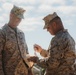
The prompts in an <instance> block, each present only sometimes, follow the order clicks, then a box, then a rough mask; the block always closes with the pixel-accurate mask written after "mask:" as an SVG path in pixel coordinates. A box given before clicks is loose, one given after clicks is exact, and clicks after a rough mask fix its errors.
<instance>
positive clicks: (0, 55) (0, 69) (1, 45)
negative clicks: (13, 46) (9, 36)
mask: <svg viewBox="0 0 76 75" xmlns="http://www.w3.org/2000/svg"><path fill="white" fill-rule="evenodd" d="M3 38H4V37H3V35H2V33H1V30H0V74H1V75H4V72H3V67H2V66H3V64H2V63H3V61H2V50H3V43H4V39H3Z"/></svg>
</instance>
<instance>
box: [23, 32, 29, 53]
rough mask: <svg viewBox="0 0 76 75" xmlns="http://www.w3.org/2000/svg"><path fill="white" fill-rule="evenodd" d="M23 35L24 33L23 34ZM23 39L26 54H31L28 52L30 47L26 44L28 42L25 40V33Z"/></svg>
mask: <svg viewBox="0 0 76 75" xmlns="http://www.w3.org/2000/svg"><path fill="white" fill-rule="evenodd" d="M22 33H23V32H22ZM23 39H24V45H25V50H26V51H25V52H26V54H29V51H28V46H27V43H26V40H25V35H24V33H23Z"/></svg>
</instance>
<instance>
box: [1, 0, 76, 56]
mask: <svg viewBox="0 0 76 75" xmlns="http://www.w3.org/2000/svg"><path fill="white" fill-rule="evenodd" d="M13 5H17V6H20V7H22V8H24V9H25V10H26V12H25V14H24V17H25V19H23V20H22V22H21V23H20V25H19V28H20V29H21V30H22V31H23V32H24V33H25V38H26V42H27V45H28V49H29V53H30V54H31V55H33V54H34V51H33V45H34V44H35V43H37V44H39V45H41V46H42V48H44V49H47V48H48V46H49V43H50V40H51V38H52V37H53V36H51V35H50V34H49V33H48V32H47V31H46V30H43V26H44V21H43V20H42V19H43V18H44V17H45V16H46V15H48V14H52V13H53V12H57V14H58V15H59V16H60V17H61V19H62V22H63V24H64V27H65V29H68V31H69V33H70V34H71V36H72V37H73V38H74V40H75V41H76V25H75V24H76V0H0V27H2V26H3V25H4V24H5V23H8V21H9V13H10V10H11V9H12V7H13Z"/></svg>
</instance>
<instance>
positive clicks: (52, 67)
mask: <svg viewBox="0 0 76 75" xmlns="http://www.w3.org/2000/svg"><path fill="white" fill-rule="evenodd" d="M40 54H41V55H42V56H44V57H46V58H45V59H43V60H39V61H38V62H37V63H38V65H39V66H42V67H43V68H46V75H72V73H73V64H74V63H75V42H74V40H73V38H72V37H71V36H70V34H69V33H68V32H67V30H61V31H59V32H58V33H57V34H56V35H55V37H53V38H52V40H51V43H50V46H49V49H48V51H46V50H43V51H42V52H41V53H40Z"/></svg>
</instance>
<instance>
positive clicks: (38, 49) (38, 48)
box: [34, 44, 42, 53]
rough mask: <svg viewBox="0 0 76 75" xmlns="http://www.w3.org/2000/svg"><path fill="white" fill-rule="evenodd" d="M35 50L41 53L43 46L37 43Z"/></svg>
mask: <svg viewBox="0 0 76 75" xmlns="http://www.w3.org/2000/svg"><path fill="white" fill-rule="evenodd" d="M34 50H35V51H37V52H39V53H40V52H41V50H42V48H41V46H39V45H37V44H35V45H34Z"/></svg>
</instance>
